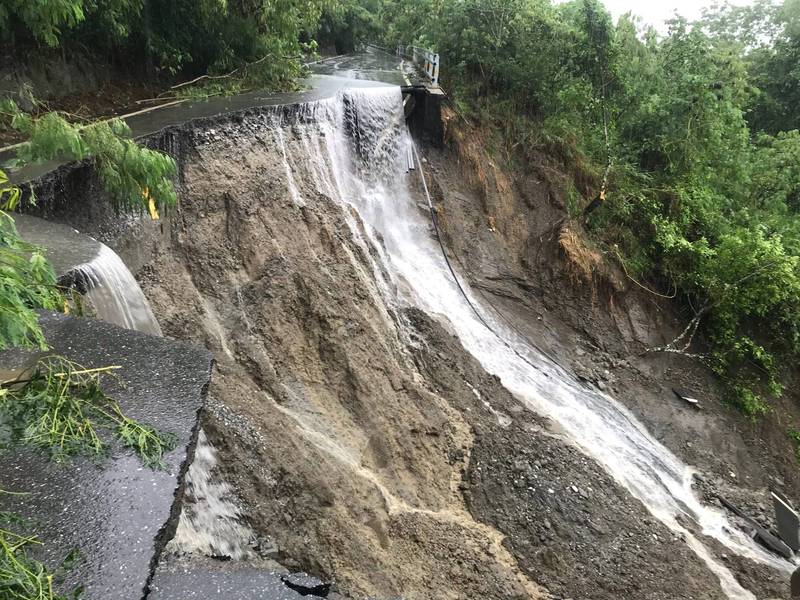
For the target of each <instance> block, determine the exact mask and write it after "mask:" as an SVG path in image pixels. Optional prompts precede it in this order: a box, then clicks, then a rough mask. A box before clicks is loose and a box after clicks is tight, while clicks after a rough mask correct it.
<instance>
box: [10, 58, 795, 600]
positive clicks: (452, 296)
mask: <svg viewBox="0 0 800 600" xmlns="http://www.w3.org/2000/svg"><path fill="white" fill-rule="evenodd" d="M379 63H380V61H375V60H374V57H373V62H372V63H370V64H371V66H372V67H373V68H370V69H369V75H371V76H376V78H380V79H384V80H386V79H387V76H386V75H387V74H388V76H389V77H388V79H389V81H391V82H392V84H393V85H388V84H375V83H371V82H366V81H361V82H355V81H353V80H352V79H349V78H351V77H352V76H353V75H352V73H353V71H354V69H355V64H356V63H352V61H349V60H339V61H336V62H334V63H333V65H334V66H333V67H331V65H330V64H329V65H324V64H323V65H321V67H320V68H318V72H320V73H322V75H317V76H315V78H314V79H313V80H311V83H312V85H313V84H316V87H315V88H314V90H313V91H312V92H309V93H305V94H296V95H284V96H270V97H258V96H248V97H242V98H236V99H232V100H230V99H227V100H224V101H217V102H216V104H215V103H214V102H212V103H208V104H198V105H192V106H189V107H178V108H177V109H171V110H167V111H165V112H164V113H163V114H153V115H148V116H147V117H146V118H145V119H143V121H142V122H140V123H138V125H137V126H135V127H134V131H137V129H138V132H139V133H142V134H143V133H147V132H148V130H150V131H156V130H158V129H159V128H160V127H163V126H167V125H170V124H174V123H176V122H186V121H187V120H191V119H192V118H194V117H198V116H200V117H203V116H210V115H211V114H220V113H224V112H231V111H235V110H241V109H243V108H250V107H253V106H264V105H285V104H298V110H294V111H276V116H275V119H274V121H273V133H274V135H275V138H276V140H277V141H278V142H279V145H280V147H281V152H282V158H283V160H284V163H285V164H284V166H285V174H286V178H287V185H288V189H289V190H290V193H291V194H292V196H293V199H294V201H295V202H297V203H300V204H302V203H303V202H304V201H303V198H302V195H301V192H300V190H306V189H316V190H317V191H318V192H319V193H322V194H325V195H327V196H328V197H330V198H332V199H333V200H334V201H336V202H338V203H340V204H341V206H342V207H343V208H344V209H345V210H344V211H343V212H344V213H345V215H347V216H348V223H349V227H350V230H351V234H352V235H353V236H354V238H355V239H356V240H357V241H359V243H361V244H363V246H364V248H365V249H370V248H371V249H373V250H375V252H369V251H367V252H365V253H364V255H365V256H367V257H370V260H372V261H373V264H372V267H373V277H374V280H375V281H376V282H377V283H378V289H379V290H380V295H381V298H378V301H380V302H383V303H385V305H386V306H387V307H388V309H389V310H395V309H397V308H400V307H405V306H415V307H418V308H420V309H422V310H424V311H425V312H427V313H428V314H430V315H431V316H433V317H434V318H437V319H439V320H440V321H442V322H443V323H444V324H445V325H446V326H447V328H448V329H450V330H451V331H453V332H455V333H456V334H457V336H458V337H459V339H460V341H461V343H462V344H463V346H464V347H465V348H466V350H467V351H469V352H470V353H471V354H472V355H473V356H474V357H475V358H476V359H477V360H478V361H480V363H481V364H482V365H483V367H484V368H485V369H486V370H487V371H488V372H489V373H492V374H494V375H497V376H498V377H499V378H500V379H501V380H502V382H503V384H504V386H505V387H506V388H507V389H508V390H509V391H511V392H512V393H513V394H514V395H515V396H516V397H517V398H518V399H519V400H520V401H521V402H522V403H523V404H524V405H525V406H527V407H528V408H529V409H531V410H533V411H535V412H537V413H538V414H541V415H543V416H546V417H549V418H551V419H553V420H554V421H556V422H557V423H559V424H560V426H561V428H562V430H563V431H564V432H565V433H566V435H568V436H569V437H570V438H571V439H572V441H573V442H574V443H575V444H576V445H577V446H578V447H579V448H581V449H582V450H583V452H584V453H585V454H586V455H588V456H590V457H592V458H593V459H595V460H596V461H597V462H598V463H599V464H601V465H602V466H603V467H604V468H605V469H606V471H607V472H608V473H609V474H610V475H611V476H612V477H614V478H615V479H616V481H618V482H619V483H620V484H621V485H622V486H624V487H625V488H626V489H627V490H628V491H629V492H630V493H631V494H632V495H633V496H634V497H636V498H637V499H639V500H640V501H641V502H642V503H643V504H644V505H645V506H646V507H647V509H648V510H649V511H650V513H652V515H653V516H654V517H656V518H658V519H659V520H660V521H662V522H663V523H664V524H665V525H666V526H668V527H669V528H670V529H671V530H672V531H674V532H675V533H676V534H678V535H680V536H681V537H682V538H683V539H684V540H686V543H687V544H688V545H689V546H690V547H691V548H692V550H693V551H694V552H695V553H696V554H697V555H698V557H699V558H700V559H702V560H703V561H704V562H705V564H706V565H707V566H708V568H709V569H710V570H711V571H712V572H714V573H715V574H716V575H717V577H718V578H719V581H720V584H721V587H722V589H723V591H724V592H725V593H726V594H727V596H728V597H729V598H731V599H734V600H755V596H754V595H753V594H752V593H751V592H750V591H748V590H745V589H744V588H742V587H741V585H740V584H739V583H738V582H737V581H736V579H735V578H734V576H733V574H732V573H731V572H730V571H729V570H728V569H727V567H725V566H724V565H723V564H722V563H720V562H719V561H718V560H717V559H716V558H715V557H714V556H713V555H712V553H711V551H710V550H709V549H708V548H707V547H706V546H705V545H704V543H703V541H702V540H701V539H700V537H698V535H696V534H694V533H692V532H691V531H689V529H688V528H687V527H686V526H684V525H682V523H687V522H688V523H692V524H693V525H692V530H693V531H698V532H701V533H702V534H703V535H704V536H708V537H711V538H714V539H716V540H717V541H719V542H720V543H721V544H722V545H724V546H725V547H726V548H728V549H729V550H730V551H732V552H735V553H737V554H739V555H741V556H744V557H747V558H749V559H751V560H754V561H757V562H760V563H763V564H766V565H769V566H771V567H772V568H774V569H777V570H779V571H781V572H785V573H788V572H791V570H792V569H793V568H794V565H793V564H792V563H790V562H788V561H785V560H782V559H780V558H778V557H776V556H774V555H772V554H770V553H768V552H767V551H766V550H765V549H764V548H762V547H761V546H759V545H757V544H756V543H755V542H754V541H753V540H751V539H750V538H749V537H747V536H746V535H745V534H744V533H743V532H741V531H740V530H739V529H737V528H736V527H734V526H733V525H731V524H730V523H729V522H728V520H727V518H726V516H725V514H724V513H722V512H721V511H719V510H717V509H715V508H712V507H708V506H705V505H703V504H702V503H701V502H700V501H699V500H698V498H697V497H696V496H695V494H694V492H693V490H692V480H693V475H694V470H693V469H692V468H691V467H690V466H688V465H686V464H684V463H682V462H681V461H680V460H679V459H678V458H677V457H676V456H675V455H674V454H673V453H671V452H670V451H669V450H668V449H667V448H665V447H664V446H663V445H661V444H660V443H659V442H658V441H657V440H656V439H655V438H654V437H653V436H652V435H651V434H650V433H649V432H648V431H647V430H646V428H645V427H644V426H643V425H642V424H641V423H639V422H638V421H637V420H636V418H635V417H634V416H633V414H631V413H630V412H629V411H628V410H627V409H626V408H625V407H623V406H622V405H621V404H620V403H619V402H617V401H616V400H615V399H614V398H612V397H610V396H609V395H607V394H605V393H602V392H600V391H599V390H595V389H592V388H588V387H586V386H584V385H582V384H581V383H580V382H579V381H578V380H577V379H576V378H575V376H574V375H573V374H571V373H569V372H568V371H567V370H565V369H563V368H562V367H561V366H559V365H558V364H555V363H554V362H553V361H552V360H550V359H549V358H548V357H546V356H544V355H543V354H542V353H540V352H539V351H538V350H537V349H536V348H535V347H533V346H532V345H531V344H530V343H529V342H528V340H526V339H523V338H522V337H520V336H519V335H518V334H517V333H516V332H515V331H513V330H512V329H510V328H509V327H508V326H507V325H506V323H504V322H503V321H501V320H498V319H497V318H496V315H495V314H494V313H493V312H492V311H491V310H489V307H487V306H485V304H484V303H483V301H482V300H481V298H480V296H479V295H477V294H473V293H472V292H471V290H470V289H469V286H468V284H467V283H466V280H465V279H464V278H463V277H462V276H460V275H459V274H458V272H457V270H453V269H451V268H450V266H449V265H448V263H447V261H446V258H445V255H444V253H443V249H442V248H441V247H440V245H439V242H438V240H437V239H436V237H435V236H432V235H431V215H430V214H427V215H426V214H425V213H424V212H422V211H420V209H419V206H420V204H422V205H424V206H429V207H430V206H431V201H430V197H429V196H428V192H427V188H426V186H425V181H424V177H421V176H420V175H421V173H422V164H421V161H420V158H419V154H418V151H417V149H416V148H415V146H414V142H413V140H412V138H411V136H410V134H409V132H408V129H407V127H406V123H405V115H404V110H403V97H402V92H401V89H400V87H399V85H400V83H401V82H400V81H397V79H398V78H401V77H400V76H401V74H402V73H401V72H398V69H397V68H396V63H394V66H392V65H390V66H388V67H386V66H385V64H386V61H385V60H384V62H383V63H380V64H379ZM381 64H383V65H384V66H381ZM342 71H344V72H342ZM339 75H346V76H347V77H340V76H339ZM401 79H402V78H401ZM353 85H354V86H355V87H352V86H353ZM221 103H223V104H222V105H221V106H220V104H221ZM410 157H411V158H410ZM410 161H413V162H414V163H415V166H416V167H417V168H416V169H410V168H409V167H410V166H411V165H410V164H409V163H410ZM50 167H51V168H52V166H50ZM47 168H48V165H45V166H40V167H38V170H39V171H40V172H41V171H44V170H47ZM36 175H37V173H36V172H27V173H22V175H21V176H20V174H19V173H18V174H17V180H22V181H24V180H29V179H30V178H31V177H35V176H36ZM353 209H354V210H355V211H356V212H357V213H358V215H359V217H360V220H361V222H362V223H363V224H364V225H365V226H362V225H361V223H359V222H358V220H357V219H356V218H355V216H353V214H352V210H353ZM431 212H432V211H431ZM41 227H43V226H42V225H41V223H38V224H37V223H23V222H21V229H24V230H25V231H26V232H27V234H28V236H27V237H29V239H31V241H40V242H44V245H45V246H48V245H52V241H53V239H56V238H63V236H67V237H69V236H71V235H72V234H71V233H67V232H64V231H59V232H53V231H50V230H47V229H41ZM75 233H76V232H75ZM73 241H74V240H73ZM65 244H66V246H65V247H64V249H66V248H67V247H69V246H70V242H69V239H67V240H66V241H65ZM81 244H82V246H80V247H82V248H84V249H85V250H87V253H88V255H89V256H90V257H91V259H90V260H88V262H87V261H82V260H81V257H75V261H74V262H77V263H78V264H82V265H84V266H83V267H82V269H81V272H83V273H84V274H85V276H86V277H87V279H88V283H87V285H88V287H89V288H91V289H96V288H100V289H101V291H99V292H95V295H96V303H98V304H99V305H100V306H101V307H105V308H104V310H107V312H108V314H107V315H104V317H105V319H106V320H110V321H112V322H117V323H118V324H120V325H122V326H125V327H129V328H132V329H141V330H144V331H148V332H150V333H153V334H156V335H158V334H160V330H159V329H157V328H158V325H157V323H156V322H155V319H153V318H152V313H150V312H149V307H148V306H147V301H146V299H144V297H143V296H142V297H140V295H141V290H140V289H139V288H138V285H137V284H136V282H135V280H134V279H133V277H132V276H131V275H130V272H129V271H128V270H127V269H126V268H124V265H121V261H120V259H119V257H117V256H116V254H114V253H113V252H112V251H111V250H109V249H108V248H106V247H105V246H102V245H101V244H99V243H97V242H94V240H92V241H91V242H88V241H86V240H83V241H82V242H81ZM87 244H88V245H89V246H91V247H86V245H87ZM118 262H119V264H118ZM396 322H398V323H401V322H402V320H401V319H398V320H397V321H396ZM209 452H212V453H213V448H212V449H210V450H209ZM201 462H202V461H201ZM206 462H208V463H209V465H205V467H204V468H203V469H202V470H203V471H204V472H203V473H200V472H199V471H198V473H197V476H198V478H199V479H203V480H205V479H207V478H208V477H209V475H208V473H206V472H205V471H208V470H210V468H208V467H209V466H210V465H211V466H213V462H214V458H213V455H211V454H209V457H208V460H207V461H206ZM198 466H203V465H195V467H198ZM195 470H197V469H195ZM228 491H229V490H227V488H225V490H223V492H224V493H220V494H218V495H219V496H220V497H222V496H227V495H228V494H227V492H228ZM223 500H224V499H223ZM221 506H223V509H224V510H220V511H214V510H211V507H207V508H208V509H209V512H217V513H219V514H217V515H216V516H217V517H220V518H224V519H226V520H229V521H231V522H233V521H236V519H237V518H238V517H239V515H238V511H237V509H236V508H235V507H234V506H233V505H231V504H229V503H227V502H226V501H222V502H221ZM223 513H224V514H223ZM187 516H188V515H183V517H182V518H183V519H184V523H183V525H184V526H185V527H187V529H188V531H185V532H184V533H187V534H188V535H189V536H191V537H192V538H194V539H193V541H189V540H186V539H185V538H184V543H182V544H180V545H186V546H192V545H195V546H197V544H198V542H202V543H201V544H200V546H216V547H219V546H220V545H221V544H228V545H229V547H230V544H236V543H238V542H237V540H236V538H237V537H246V536H247V535H249V533H248V532H247V531H246V530H244V529H241V528H237V527H235V526H232V527H228V528H227V529H226V528H222V529H226V531H227V532H226V533H219V532H215V531H212V530H211V529H210V528H207V527H205V526H203V524H202V523H200V522H197V523H191V524H189V523H187V522H186V520H185V519H186V517H187ZM192 516H194V517H197V515H192ZM206 516H209V515H206ZM192 521H194V519H192ZM206 529H208V531H205V532H202V531H200V530H206ZM192 530H194V531H192ZM202 533H204V535H207V536H212V538H214V539H207V538H198V537H197V536H199V535H201V534H202ZM179 537H180V536H179ZM222 538H225V539H222ZM175 541H176V542H180V541H181V540H180V539H176V540H175ZM242 541H244V540H242Z"/></svg>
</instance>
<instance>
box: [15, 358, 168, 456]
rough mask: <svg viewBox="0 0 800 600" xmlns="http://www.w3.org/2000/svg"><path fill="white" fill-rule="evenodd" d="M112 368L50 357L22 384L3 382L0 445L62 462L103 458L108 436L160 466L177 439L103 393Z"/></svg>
mask: <svg viewBox="0 0 800 600" xmlns="http://www.w3.org/2000/svg"><path fill="white" fill-rule="evenodd" d="M116 369H117V367H105V368H99V369H85V368H83V367H81V366H80V365H77V364H75V363H73V362H72V361H70V360H68V359H66V358H64V357H60V356H48V357H46V358H44V359H42V360H40V361H39V362H38V363H37V364H36V366H35V367H34V369H33V372H32V373H31V374H30V375H26V376H25V379H24V380H23V381H19V380H15V381H10V382H5V383H3V384H2V387H0V444H4V443H5V444H8V443H20V442H21V443H23V444H29V445H33V446H36V447H39V448H43V449H45V450H47V451H48V452H50V453H51V455H52V457H53V458H54V459H56V460H62V459H64V458H66V457H68V456H72V455H75V454H79V453H80V454H88V455H94V456H102V455H104V454H105V453H106V452H107V450H108V446H109V441H108V438H109V437H112V438H115V439H116V440H118V441H119V442H120V443H121V444H122V446H123V447H125V448H127V449H129V450H131V451H133V452H134V453H135V454H136V455H137V456H138V457H139V458H140V459H141V461H142V462H143V463H144V464H145V465H147V466H149V467H153V468H163V466H164V462H163V458H164V455H165V454H166V453H167V452H169V451H170V450H172V449H174V448H175V447H176V445H177V438H176V437H175V436H174V435H172V434H167V433H162V432H159V431H156V430H155V429H154V428H152V427H150V426H148V425H143V424H141V423H138V422H137V421H135V420H133V419H131V418H130V417H128V416H126V415H125V414H124V413H123V411H122V409H121V408H120V406H119V404H118V403H117V401H116V400H114V399H113V398H110V397H109V396H108V395H106V393H105V392H104V391H103V389H102V378H103V376H108V375H112V374H113V371H115V370H116Z"/></svg>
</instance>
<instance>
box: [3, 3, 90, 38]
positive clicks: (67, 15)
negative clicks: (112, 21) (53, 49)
mask: <svg viewBox="0 0 800 600" xmlns="http://www.w3.org/2000/svg"><path fill="white" fill-rule="evenodd" d="M84 18H85V14H84V2H83V0H2V2H0V31H4V30H6V29H7V28H8V26H9V24H10V22H11V21H12V19H17V20H19V21H20V22H21V23H22V24H23V25H24V26H25V27H26V29H27V30H28V31H29V32H30V33H31V35H33V37H34V38H36V39H37V40H38V41H41V42H44V43H45V44H47V45H48V46H57V45H58V43H59V40H60V37H61V33H62V28H72V27H75V26H76V25H78V23H80V22H81V21H83V20H84Z"/></svg>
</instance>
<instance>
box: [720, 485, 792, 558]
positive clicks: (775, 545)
mask: <svg viewBox="0 0 800 600" xmlns="http://www.w3.org/2000/svg"><path fill="white" fill-rule="evenodd" d="M717 498H719V501H720V502H721V503H722V505H723V506H724V507H725V508H727V509H728V510H729V511H731V512H732V513H733V514H735V515H736V516H737V517H739V518H740V519H742V520H744V521H745V522H746V523H747V525H748V526H749V527H750V530H751V537H752V538H753V539H754V540H756V541H757V542H758V543H759V544H761V545H762V546H764V547H765V548H767V549H768V550H770V551H772V552H774V553H775V554H778V555H779V556H782V557H784V558H792V557H793V556H794V552H793V551H792V549H791V548H790V547H789V546H787V545H786V544H785V543H783V542H782V541H781V540H780V539H779V538H778V537H777V536H775V535H773V534H772V533H770V532H769V531H767V530H766V529H764V528H763V527H762V526H761V525H759V524H758V523H757V522H756V521H755V520H754V519H752V518H751V517H748V516H747V515H746V514H745V513H744V512H742V511H741V510H740V509H739V508H737V507H736V506H734V505H733V504H731V503H730V502H729V501H728V500H727V499H726V498H724V497H723V496H720V495H718V496H717Z"/></svg>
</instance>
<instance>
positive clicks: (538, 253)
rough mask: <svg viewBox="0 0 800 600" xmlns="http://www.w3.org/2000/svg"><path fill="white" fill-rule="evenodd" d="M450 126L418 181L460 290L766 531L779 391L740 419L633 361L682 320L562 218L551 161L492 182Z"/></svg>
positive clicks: (688, 377) (695, 381) (702, 490)
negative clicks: (687, 396) (432, 201)
mask: <svg viewBox="0 0 800 600" xmlns="http://www.w3.org/2000/svg"><path fill="white" fill-rule="evenodd" d="M460 126H461V124H460V123H459V122H458V121H457V120H456V119H452V120H451V121H450V122H449V136H450V137H449V143H448V146H447V149H445V150H436V149H432V148H431V149H429V150H428V153H427V155H428V159H429V167H428V176H429V178H430V182H431V186H432V188H433V190H434V192H435V194H436V197H437V202H436V204H437V211H438V213H439V216H440V220H441V221H442V223H443V229H444V232H445V236H446V237H447V246H448V247H449V248H450V250H451V255H452V256H451V258H452V259H453V260H455V261H456V262H457V263H458V264H459V265H460V266H461V267H462V269H463V270H464V271H465V272H466V273H468V275H469V278H470V281H471V284H472V286H473V288H476V289H478V290H481V291H482V293H483V297H484V299H485V300H486V301H487V302H489V303H490V304H492V305H493V306H494V307H495V309H496V310H497V311H499V312H500V313H501V314H502V315H504V317H505V318H506V319H508V320H509V321H511V322H512V323H513V324H514V327H515V328H516V329H517V330H518V331H520V332H522V333H523V334H524V335H526V337H528V339H529V340H535V343H536V344H537V345H538V346H539V347H540V348H541V349H542V350H543V351H544V352H546V353H547V354H549V355H550V356H553V357H555V358H556V360H557V361H558V362H560V363H561V364H562V365H568V366H571V368H572V370H573V371H574V372H575V374H576V375H577V376H578V377H580V378H582V379H584V380H585V381H587V382H588V383H591V384H594V385H596V386H597V387H598V388H600V389H602V390H604V391H609V392H610V393H613V394H614V396H615V397H617V398H618V399H620V400H621V401H622V402H624V403H625V404H626V405H627V406H628V407H629V408H630V409H631V410H633V412H634V414H636V416H637V417H638V418H639V419H640V420H641V421H642V422H643V423H645V424H646V425H647V427H648V429H649V430H650V431H651V432H653V434H654V435H655V437H656V438H657V439H659V440H660V441H661V442H662V443H664V444H665V445H666V446H667V447H668V448H670V449H671V450H672V451H673V452H675V453H676V454H677V455H678V456H680V457H681V458H682V459H683V460H684V461H686V462H687V463H688V464H690V465H694V466H695V467H696V468H697V469H698V471H699V472H700V473H701V474H702V475H701V476H700V478H699V480H698V482H699V485H698V493H699V494H700V495H701V497H703V498H705V499H706V501H708V502H709V503H711V504H715V505H720V502H719V499H718V496H719V495H722V496H723V497H725V498H727V499H729V500H731V501H732V502H733V503H734V504H736V505H738V506H739V507H740V508H742V509H743V510H744V511H745V512H746V513H747V514H749V515H750V516H752V517H753V518H755V519H756V520H757V521H759V522H760V523H761V524H762V525H763V526H764V527H766V528H768V529H769V528H771V527H773V526H774V516H773V511H772V501H771V498H770V494H769V492H770V490H773V489H774V490H777V491H780V492H782V493H783V494H785V495H787V496H789V497H790V498H798V497H800V470H798V468H797V459H796V458H795V453H794V448H793V445H792V443H791V441H790V440H789V438H788V436H787V430H788V428H789V426H790V425H791V424H793V423H797V422H798V421H799V420H800V409H799V408H798V403H797V402H796V399H795V398H794V396H793V395H792V394H791V390H792V389H793V386H791V385H790V386H788V388H787V389H789V390H790V393H789V394H787V395H786V396H784V397H782V398H780V399H778V400H776V401H775V403H774V410H773V411H772V412H771V413H770V414H768V415H767V416H766V417H764V418H762V419H760V420H758V421H752V420H750V419H748V418H745V417H744V416H743V415H742V414H741V413H739V412H738V411H736V410H735V409H733V408H731V407H730V406H728V405H726V404H725V403H724V402H723V400H722V394H721V390H720V386H719V383H718V381H717V380H716V379H715V377H714V376H713V374H712V373H711V372H710V370H708V369H707V368H706V367H705V366H704V365H703V364H702V363H699V362H697V361H693V360H690V359H687V358H685V357H680V356H675V355H668V354H663V353H649V352H647V350H648V349H650V348H655V347H659V346H663V345H665V344H666V343H668V342H670V341H671V340H672V339H673V338H674V337H676V336H677V335H678V333H680V332H681V331H682V330H683V328H684V327H685V325H686V323H687V322H688V321H686V320H684V319H683V318H682V317H681V314H680V309H679V307H678V306H677V305H676V304H675V303H672V302H670V301H668V300H665V299H663V298H660V297H657V296H656V295H654V294H652V293H649V292H646V291H643V289H642V288H641V287H640V286H639V285H638V284H637V283H636V282H634V281H633V280H631V279H630V278H629V277H627V275H626V274H625V273H624V272H623V271H622V270H621V269H619V268H618V267H617V266H616V265H615V262H614V261H613V258H612V257H609V256H605V255H603V254H602V253H601V252H600V251H599V250H597V249H596V248H595V247H594V246H593V245H592V244H591V242H589V241H588V236H587V234H586V233H585V232H584V231H583V226H582V225H581V224H580V223H579V222H576V221H574V220H571V219H569V217H568V211H567V208H566V206H565V203H564V200H563V199H564V198H565V197H566V190H565V189H564V178H563V176H562V175H561V174H560V173H561V172H562V171H563V167H562V166H561V165H559V164H558V163H557V162H555V161H552V160H549V159H547V158H546V157H544V156H538V157H537V158H538V161H539V164H538V166H534V167H533V169H532V170H531V171H530V172H520V171H519V170H515V171H514V172H513V173H506V172H504V171H502V170H501V169H500V168H498V166H497V163H496V162H495V160H494V159H493V158H492V156H491V155H490V154H489V153H487V152H486V150H485V148H484V147H482V146H481V145H480V144H478V143H476V142H475V140H476V139H482V137H483V136H482V135H481V132H476V131H469V132H465V131H464V130H463V129H460ZM508 162H512V161H508ZM700 343H702V340H701V342H700ZM674 388H678V389H686V390H690V391H691V392H692V393H693V394H695V395H696V396H697V397H699V398H700V399H701V405H700V408H699V409H698V408H696V407H693V406H691V405H689V404H687V403H685V402H683V401H682V400H680V399H679V398H678V397H677V396H676V395H675V393H674V391H673V389H674ZM718 553H719V554H720V555H721V556H722V555H724V560H726V561H728V562H729V563H737V560H735V559H732V558H731V557H729V556H727V555H725V553H724V551H722V550H719V551H718ZM744 563H747V564H744ZM732 566H733V568H734V570H736V571H737V574H738V576H739V577H740V579H741V581H742V582H743V583H745V584H747V583H748V582H749V585H747V587H749V588H750V589H754V588H753V585H752V582H753V580H754V579H755V580H760V582H759V584H758V585H756V586H755V589H759V588H760V589H761V590H762V592H763V593H764V594H766V597H771V596H776V597H777V596H782V595H787V594H788V592H787V590H786V587H787V583H786V582H784V581H782V580H781V579H782V578H780V577H776V576H775V574H772V573H769V572H768V571H766V572H761V571H762V569H761V568H760V567H757V566H755V565H753V564H752V563H749V561H744V562H743V563H742V562H739V564H732ZM753 571H759V572H761V574H760V575H758V576H754V575H753V574H752V572H753Z"/></svg>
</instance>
